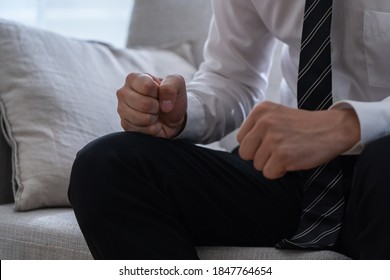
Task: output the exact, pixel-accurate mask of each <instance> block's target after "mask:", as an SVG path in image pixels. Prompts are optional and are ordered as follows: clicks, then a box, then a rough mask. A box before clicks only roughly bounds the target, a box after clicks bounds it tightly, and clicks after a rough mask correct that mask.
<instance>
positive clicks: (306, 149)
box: [237, 102, 360, 179]
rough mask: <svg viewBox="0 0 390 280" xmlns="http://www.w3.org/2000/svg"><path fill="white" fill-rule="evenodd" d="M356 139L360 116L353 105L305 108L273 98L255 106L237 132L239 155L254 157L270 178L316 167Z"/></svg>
mask: <svg viewBox="0 0 390 280" xmlns="http://www.w3.org/2000/svg"><path fill="white" fill-rule="evenodd" d="M359 139H360V125H359V120H358V118H357V116H356V113H355V111H354V110H352V109H345V110H339V109H334V110H328V111H305V110H297V109H292V108H288V107H285V106H282V105H278V104H275V103H272V102H263V103H262V104H260V105H258V106H256V107H255V108H254V109H253V111H252V112H251V113H250V115H249V117H248V119H247V120H246V121H245V122H244V124H243V125H242V127H241V129H240V131H239V133H238V135H237V140H238V142H239V143H240V150H239V153H240V156H241V157H242V158H243V159H245V160H253V164H254V166H255V168H256V169H257V170H259V171H263V173H264V176H266V177H267V178H269V179H276V178H280V177H282V176H283V175H284V174H285V173H286V172H288V171H297V170H306V169H311V168H314V167H317V166H319V165H321V164H323V163H326V162H327V161H329V160H331V159H333V158H335V157H337V156H338V155H340V154H342V153H343V152H346V151H348V150H349V149H350V148H352V147H353V146H354V145H355V144H356V143H358V141H359Z"/></svg>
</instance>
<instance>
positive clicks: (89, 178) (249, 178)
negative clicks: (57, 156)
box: [69, 0, 390, 259]
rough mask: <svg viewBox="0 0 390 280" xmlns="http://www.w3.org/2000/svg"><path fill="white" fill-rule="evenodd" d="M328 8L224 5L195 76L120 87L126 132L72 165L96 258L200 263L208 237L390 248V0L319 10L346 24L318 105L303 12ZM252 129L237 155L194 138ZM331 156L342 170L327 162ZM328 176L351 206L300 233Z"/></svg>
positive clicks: (335, 37) (352, 0)
mask: <svg viewBox="0 0 390 280" xmlns="http://www.w3.org/2000/svg"><path fill="white" fill-rule="evenodd" d="M326 3H328V4H329V3H331V1H329V0H326V1H325V0H320V1H317V0H311V1H309V0H307V3H305V1H304V0H296V1H284V0H269V1H268V0H264V1H250V0H242V1H241V0H240V1H234V0H228V1H227V0H214V1H213V9H214V16H213V19H212V22H211V29H210V34H209V38H208V41H207V43H206V46H205V62H204V63H203V64H202V65H201V66H200V69H199V71H198V72H197V74H196V76H195V78H194V80H193V81H192V82H191V83H189V84H188V85H186V84H185V82H184V80H183V79H182V78H181V77H180V76H177V75H172V76H168V77H165V78H163V79H159V78H157V77H154V76H152V75H149V74H139V73H131V74H129V75H128V77H127V79H126V82H125V85H124V86H123V88H121V89H120V90H118V92H117V96H118V112H119V115H120V117H121V120H122V126H123V128H124V130H125V131H126V132H123V133H117V134H113V135H108V136H105V137H103V138H101V139H97V140H96V141H94V142H92V143H90V144H89V145H87V146H86V147H85V148H84V149H83V150H82V151H81V152H80V153H79V155H78V157H77V159H76V161H75V163H74V167H73V170H72V176H71V182H70V189H69V198H70V201H71V203H72V206H73V207H74V210H75V213H76V217H77V219H78V222H79V224H80V227H81V230H82V232H83V234H84V236H85V238H86V241H87V243H88V245H89V248H90V249H91V252H92V254H93V256H94V257H95V258H99V259H120V258H126V259H195V258H197V253H196V250H195V247H196V246H212V245H220V246H277V247H279V248H290V247H294V248H295V247H296V248H304V249H332V250H337V251H340V252H342V253H344V254H347V255H348V256H350V257H352V258H358V259H382V258H383V259H386V258H389V257H390V240H389V236H390V217H389V215H390V209H389V208H390V203H388V202H389V200H390V188H389V185H390V175H389V174H390V172H388V170H389V168H388V166H390V149H389V148H388V147H389V146H390V137H389V133H390V79H389V78H390V68H389V67H388V65H389V61H388V60H389V53H388V50H389V49H390V41H389V40H388V38H389V35H390V32H389V31H388V30H390V2H389V1H387V0H369V1H368V0H343V1H334V2H333V8H326V12H327V14H326V17H325V15H324V16H320V17H318V18H319V19H318V20H319V22H321V19H326V21H327V22H331V23H332V27H331V35H330V39H329V35H325V38H328V40H327V43H326V44H325V43H324V44H323V45H321V47H322V49H321V51H317V50H314V53H315V54H317V55H319V54H325V55H324V57H325V58H326V57H327V55H326V53H327V52H329V55H330V45H331V46H332V52H331V68H330V67H328V68H327V69H328V70H327V72H326V73H327V77H330V78H329V79H330V81H328V82H326V83H325V81H326V79H328V78H325V75H324V76H320V77H319V78H316V79H317V81H321V83H322V81H324V84H323V85H321V88H323V90H322V91H325V89H324V88H327V87H329V86H331V88H330V90H331V94H328V95H327V101H320V103H319V104H322V105H321V106H317V109H318V107H320V108H319V109H318V110H317V109H316V108H314V109H313V110H312V109H311V108H310V109H309V107H306V105H305V102H306V99H308V96H307V94H306V93H304V94H303V96H302V94H301V93H300V92H301V89H300V88H301V87H302V86H301V85H300V83H301V84H303V87H305V86H306V87H307V88H308V89H309V91H310V92H311V91H312V89H313V87H316V86H314V85H315V84H314V83H311V82H304V81H303V78H302V76H304V75H305V74H306V73H309V74H316V69H317V68H316V67H317V66H315V67H314V66H313V65H314V60H315V59H312V58H309V59H308V62H309V63H308V64H307V65H305V66H303V62H302V61H300V56H301V55H300V50H301V49H305V48H306V49H307V50H309V51H310V50H313V47H311V46H310V47H307V45H306V46H305V47H302V46H303V44H306V43H307V41H306V39H305V38H304V35H305V33H308V34H306V35H309V37H310V35H311V34H312V33H313V32H311V31H305V30H306V29H305V28H306V27H305V28H304V27H303V22H304V20H303V19H304V18H305V20H306V18H308V17H314V18H315V17H316V16H314V14H313V10H316V9H317V7H319V6H321V5H323V4H326ZM330 11H333V12H332V13H331V12H330ZM322 25H324V26H325V20H323V21H322V22H321V23H312V26H313V27H314V29H319V28H320V26H322ZM302 30H303V31H302ZM306 35H305V36H306ZM276 38H277V39H279V40H281V41H282V42H283V43H284V44H285V48H284V53H283V56H282V73H283V83H282V86H281V93H280V94H281V102H280V104H275V103H271V102H266V101H264V89H265V87H266V83H267V76H266V74H267V73H268V69H269V66H270V63H271V53H272V50H273V47H274V44H275V39H276ZM301 41H302V42H301ZM319 45H320V44H319ZM325 46H326V47H325ZM329 59H330V58H329ZM323 64H324V63H323ZM302 68H303V70H302ZM321 73H325V72H321ZM321 73H320V74H321ZM322 86H323V87H322ZM313 92H314V89H313ZM320 92H321V90H320ZM332 100H333V104H330V105H329V106H325V105H324V104H325V103H332ZM324 102H325V103H324ZM301 105H302V106H301ZM239 127H240V130H239V132H238V136H237V139H238V142H239V143H240V146H239V148H237V149H235V150H234V151H233V152H232V153H227V152H221V151H213V150H209V149H205V148H202V147H199V146H196V145H193V144H191V143H209V142H213V141H215V140H218V139H220V138H221V137H223V136H224V135H226V134H227V133H229V132H231V131H233V130H234V129H236V128H239ZM331 162H332V163H333V162H334V163H335V164H336V165H337V167H335V168H334V170H333V171H328V170H325V168H326V167H327V166H330V165H331ZM320 171H321V174H330V173H331V172H334V171H336V173H335V174H337V176H336V177H331V178H334V179H332V181H331V182H329V184H328V183H326V184H325V185H324V186H325V187H327V186H331V187H332V188H329V189H325V187H323V188H322V189H319V190H318V191H319V193H321V194H322V193H324V197H325V193H326V194H328V192H329V193H331V192H333V190H332V191H331V189H334V190H336V189H338V190H337V191H336V192H335V193H336V194H337V198H336V196H334V197H333V196H332V197H326V198H324V199H323V200H322V201H321V202H330V203H334V201H339V202H340V203H339V204H336V205H337V207H333V208H329V209H331V210H332V211H330V210H329V209H328V208H327V209H326V210H324V211H325V212H326V211H328V212H326V213H327V214H324V213H317V214H315V215H317V216H315V219H314V220H315V221H318V224H321V225H322V224H325V222H323V221H324V220H326V219H327V218H328V216H329V217H330V218H329V222H330V223H331V222H333V223H334V225H331V228H330V229H329V230H325V229H324V230H323V231H322V232H321V231H320V232H319V233H318V235H317V236H316V237H314V239H313V240H312V241H309V242H306V241H302V242H301V241H299V242H297V240H299V238H300V237H301V236H302V235H304V234H302V232H301V233H299V232H298V231H299V229H300V228H301V226H302V223H303V217H304V216H309V215H311V214H308V213H309V212H310V211H309V210H312V208H313V207H314V206H315V205H316V204H317V203H318V201H317V202H315V203H313V202H311V201H310V200H309V199H308V197H309V195H308V193H307V187H306V186H307V184H308V183H307V182H308V179H309V180H312V182H313V181H314V179H313V178H315V177H320V176H318V174H319V173H320ZM322 171H324V172H322ZM310 172H311V173H310ZM313 172H314V175H313ZM316 172H318V173H316ZM307 174H309V175H307ZM336 178H337V180H336ZM312 182H311V183H312ZM313 185H314V183H313ZM309 186H310V184H309ZM318 186H321V184H319V185H318ZM336 186H337V187H336ZM309 189H311V187H310V188H309ZM325 190H326V191H325ZM340 195H341V196H340ZM344 202H346V203H344ZM307 205H311V206H309V207H307ZM312 206H313V207H312ZM336 208H337V209H336ZM303 209H305V210H303ZM336 210H337V211H338V213H336V212H337V211H336ZM330 212H332V214H333V212H335V213H336V214H337V215H338V218H333V216H332V217H331V215H330ZM328 213H329V215H328ZM340 213H341V214H340ZM337 215H336V216H337ZM341 216H342V217H341ZM318 224H317V225H315V226H310V225H309V226H308V230H305V231H304V233H305V232H310V233H312V232H314V231H315V230H318V229H320V226H318ZM340 228H341V229H340ZM328 238H329V240H328ZM333 239H334V240H333ZM325 241H326V242H325Z"/></svg>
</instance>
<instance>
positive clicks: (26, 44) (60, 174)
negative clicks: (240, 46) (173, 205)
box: [0, 20, 195, 211]
mask: <svg viewBox="0 0 390 280" xmlns="http://www.w3.org/2000/svg"><path fill="white" fill-rule="evenodd" d="M0 38H1V39H0V113H1V118H2V121H1V122H2V128H3V133H4V134H5V136H6V138H7V141H8V142H9V144H10V145H11V148H12V160H13V190H14V196H15V209H16V210H18V211H23V210H31V209H35V208H42V207H58V206H69V201H68V198H67V189H68V182H69V176H70V169H71V166H72V164H73V161H74V159H75V156H76V153H77V152H78V151H79V150H80V149H81V148H82V147H83V146H84V145H86V144H87V143H88V142H90V141H91V140H93V139H95V138H97V137H100V136H103V135H105V134H108V133H111V132H115V131H120V130H122V128H121V127H120V120H119V117H118V115H117V111H116V109H117V99H116V94H115V92H116V90H117V89H118V88H120V87H121V86H122V85H123V82H124V80H125V77H126V75H127V74H128V73H129V72H148V73H153V74H156V75H160V76H161V77H163V76H165V75H167V74H172V73H177V74H181V75H183V76H184V77H185V78H186V79H187V80H189V79H191V77H192V75H193V74H194V72H195V69H194V67H193V66H191V65H190V64H189V63H188V62H186V61H185V60H184V59H182V58H180V57H179V56H178V55H176V54H174V53H172V52H169V51H161V50H151V49H149V50H140V49H137V50H134V49H133V50H131V49H118V48H113V47H110V46H108V45H105V44H100V43H97V42H86V41H82V40H76V39H71V38H66V37H63V36H61V35H58V34H54V33H51V32H48V31H43V30H38V29H34V28H30V27H26V26H23V25H20V24H17V23H13V22H10V21H4V20H0Z"/></svg>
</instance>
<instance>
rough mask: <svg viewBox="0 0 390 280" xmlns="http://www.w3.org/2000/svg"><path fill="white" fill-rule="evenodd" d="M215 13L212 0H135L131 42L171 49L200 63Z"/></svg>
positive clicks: (137, 44)
mask: <svg viewBox="0 0 390 280" xmlns="http://www.w3.org/2000/svg"><path fill="white" fill-rule="evenodd" d="M156 15H157V16H156ZM211 17H212V6H211V1H210V0H196V1H194V0H180V1H177V0H164V1H161V0H148V1H145V0H135V2H134V8H133V13H132V16H131V21H130V30H129V33H128V39H127V46H129V47H141V48H143V47H146V46H154V47H159V48H167V49H171V50H174V51H176V52H177V53H179V54H181V55H184V57H185V58H187V59H188V60H189V61H191V62H193V63H194V65H195V66H196V67H197V66H199V64H200V63H201V62H202V61H203V46H204V42H205V41H206V39H207V35H208V30H209V25H210V20H211ZM178 46H188V47H189V48H178ZM188 51H190V52H191V56H189V55H188Z"/></svg>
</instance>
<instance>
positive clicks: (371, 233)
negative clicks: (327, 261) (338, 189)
mask: <svg viewBox="0 0 390 280" xmlns="http://www.w3.org/2000/svg"><path fill="white" fill-rule="evenodd" d="M340 241H341V242H340V246H341V252H343V253H347V254H348V255H350V256H351V257H353V258H357V259H390V137H385V138H382V139H379V140H377V141H374V142H373V143H370V144H369V145H367V146H366V147H365V150H364V152H363V153H362V155H361V156H359V158H358V160H357V163H356V166H355V171H354V176H353V181H352V187H351V190H350V196H349V199H348V204H347V211H346V216H345V222H344V226H343V230H342V235H341V240H340Z"/></svg>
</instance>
